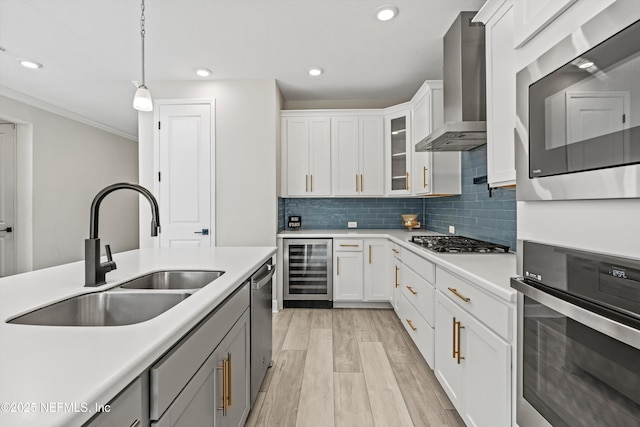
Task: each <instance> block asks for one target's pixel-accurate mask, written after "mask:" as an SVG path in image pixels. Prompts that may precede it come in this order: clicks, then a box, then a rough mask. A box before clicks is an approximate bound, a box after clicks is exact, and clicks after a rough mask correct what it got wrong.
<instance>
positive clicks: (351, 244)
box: [340, 243, 360, 248]
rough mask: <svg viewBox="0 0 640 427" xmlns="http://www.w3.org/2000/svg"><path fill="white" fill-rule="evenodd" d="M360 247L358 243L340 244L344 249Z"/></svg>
mask: <svg viewBox="0 0 640 427" xmlns="http://www.w3.org/2000/svg"><path fill="white" fill-rule="evenodd" d="M358 246H360V245H358V244H356V243H340V247H342V248H357V247H358Z"/></svg>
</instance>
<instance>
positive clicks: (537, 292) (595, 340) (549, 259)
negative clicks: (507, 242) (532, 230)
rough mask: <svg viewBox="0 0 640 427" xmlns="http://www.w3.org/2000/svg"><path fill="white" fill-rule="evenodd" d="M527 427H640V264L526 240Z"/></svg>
mask: <svg viewBox="0 0 640 427" xmlns="http://www.w3.org/2000/svg"><path fill="white" fill-rule="evenodd" d="M522 251H523V254H522V256H523V277H516V278H513V279H512V280H511V286H512V287H513V288H515V289H516V290H518V291H519V294H518V366H517V393H518V395H517V423H518V425H519V427H534V426H535V427H537V426H554V427H563V426H566V427H574V426H584V427H597V426H603V427H604V426H606V427H614V426H615V427H627V426H628V427H637V426H639V425H640V259H630V258H621V257H614V256H610V255H604V254H598V253H593V252H587V251H583V250H578V249H572V248H566V247H558V246H552V245H547V244H541V243H536V242H531V241H524V242H523V248H522Z"/></svg>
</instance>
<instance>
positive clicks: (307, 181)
mask: <svg viewBox="0 0 640 427" xmlns="http://www.w3.org/2000/svg"><path fill="white" fill-rule="evenodd" d="M304 191H305V192H307V193H308V192H309V175H305V176H304Z"/></svg>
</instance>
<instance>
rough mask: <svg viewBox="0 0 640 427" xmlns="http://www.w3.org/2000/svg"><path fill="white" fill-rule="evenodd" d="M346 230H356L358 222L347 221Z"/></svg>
mask: <svg viewBox="0 0 640 427" xmlns="http://www.w3.org/2000/svg"><path fill="white" fill-rule="evenodd" d="M347 228H358V222H357V221H349V222H348V223H347Z"/></svg>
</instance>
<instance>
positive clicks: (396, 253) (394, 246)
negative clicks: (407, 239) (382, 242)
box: [389, 242, 402, 258]
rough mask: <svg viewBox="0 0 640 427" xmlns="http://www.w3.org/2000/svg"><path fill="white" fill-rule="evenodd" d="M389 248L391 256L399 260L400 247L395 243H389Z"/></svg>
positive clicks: (400, 254)
mask: <svg viewBox="0 0 640 427" xmlns="http://www.w3.org/2000/svg"><path fill="white" fill-rule="evenodd" d="M389 247H390V249H391V255H393V256H394V257H396V258H400V257H401V256H402V246H400V245H399V244H397V243H393V242H390V244H389Z"/></svg>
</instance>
